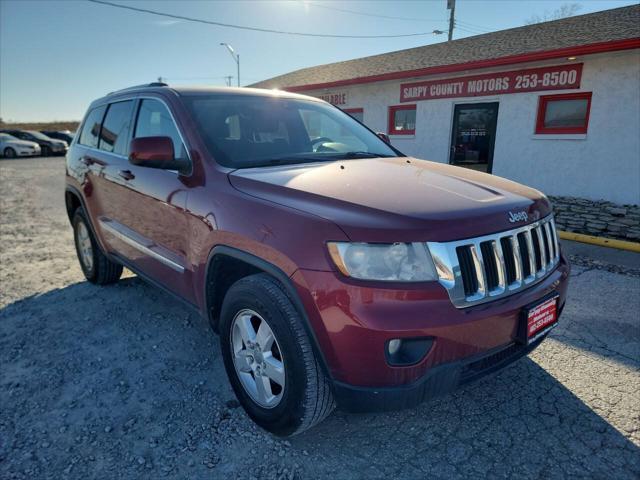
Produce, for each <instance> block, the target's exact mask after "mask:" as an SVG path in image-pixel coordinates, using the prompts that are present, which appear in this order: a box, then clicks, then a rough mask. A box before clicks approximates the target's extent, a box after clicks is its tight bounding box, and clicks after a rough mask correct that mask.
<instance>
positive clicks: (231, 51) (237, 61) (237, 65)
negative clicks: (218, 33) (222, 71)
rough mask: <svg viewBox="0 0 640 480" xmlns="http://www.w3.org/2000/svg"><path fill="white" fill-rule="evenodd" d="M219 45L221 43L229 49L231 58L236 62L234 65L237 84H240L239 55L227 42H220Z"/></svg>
mask: <svg viewBox="0 0 640 480" xmlns="http://www.w3.org/2000/svg"><path fill="white" fill-rule="evenodd" d="M220 45H222V46H223V47H226V48H227V50H229V53H230V54H231V56H232V57H233V59H234V60H235V62H236V67H237V69H238V75H237V78H238V86H240V55H238V54H237V53H236V51H235V50H234V49H233V47H232V46H231V45H229V44H228V43H224V42H223V43H221V44H220Z"/></svg>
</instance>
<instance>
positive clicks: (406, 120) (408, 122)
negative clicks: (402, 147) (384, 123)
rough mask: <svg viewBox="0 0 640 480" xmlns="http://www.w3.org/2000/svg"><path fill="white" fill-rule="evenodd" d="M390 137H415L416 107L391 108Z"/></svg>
mask: <svg viewBox="0 0 640 480" xmlns="http://www.w3.org/2000/svg"><path fill="white" fill-rule="evenodd" d="M388 133H389V135H415V133H416V106H415V105H396V106H393V107H389V131H388Z"/></svg>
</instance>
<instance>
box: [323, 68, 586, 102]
mask: <svg viewBox="0 0 640 480" xmlns="http://www.w3.org/2000/svg"><path fill="white" fill-rule="evenodd" d="M581 78H582V63H573V64H570V65H558V66H554V67H541V68H529V69H526V70H513V71H510V72H496V73H487V74H484V75H474V76H472V77H459V78H449V79H443V80H433V81H424V82H415V83H404V84H402V85H400V101H401V102H414V101H416V100H435V99H438V98H455V97H480V96H484V95H500V94H506V93H520V92H539V91H543V90H564V89H571V88H580V80H581ZM332 103H333V102H332Z"/></svg>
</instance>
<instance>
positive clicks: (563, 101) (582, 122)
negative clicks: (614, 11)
mask: <svg viewBox="0 0 640 480" xmlns="http://www.w3.org/2000/svg"><path fill="white" fill-rule="evenodd" d="M589 110H591V92H585V93H568V94H566V95H543V96H541V97H540V103H539V104H538V120H537V122H536V133H538V134H550V133H551V134H553V133H559V134H563V133H566V134H571V133H587V127H588V125H589Z"/></svg>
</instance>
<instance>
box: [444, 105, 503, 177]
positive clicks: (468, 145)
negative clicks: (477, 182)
mask: <svg viewBox="0 0 640 480" xmlns="http://www.w3.org/2000/svg"><path fill="white" fill-rule="evenodd" d="M497 120H498V102H494V103H469V104H466V105H456V106H455V110H454V112H453V132H452V134H451V157H450V158H449V163H450V164H451V165H457V166H459V167H466V168H471V169H473V170H478V171H480V172H487V173H491V167H492V164H493V147H494V145H495V141H496V123H497Z"/></svg>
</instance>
